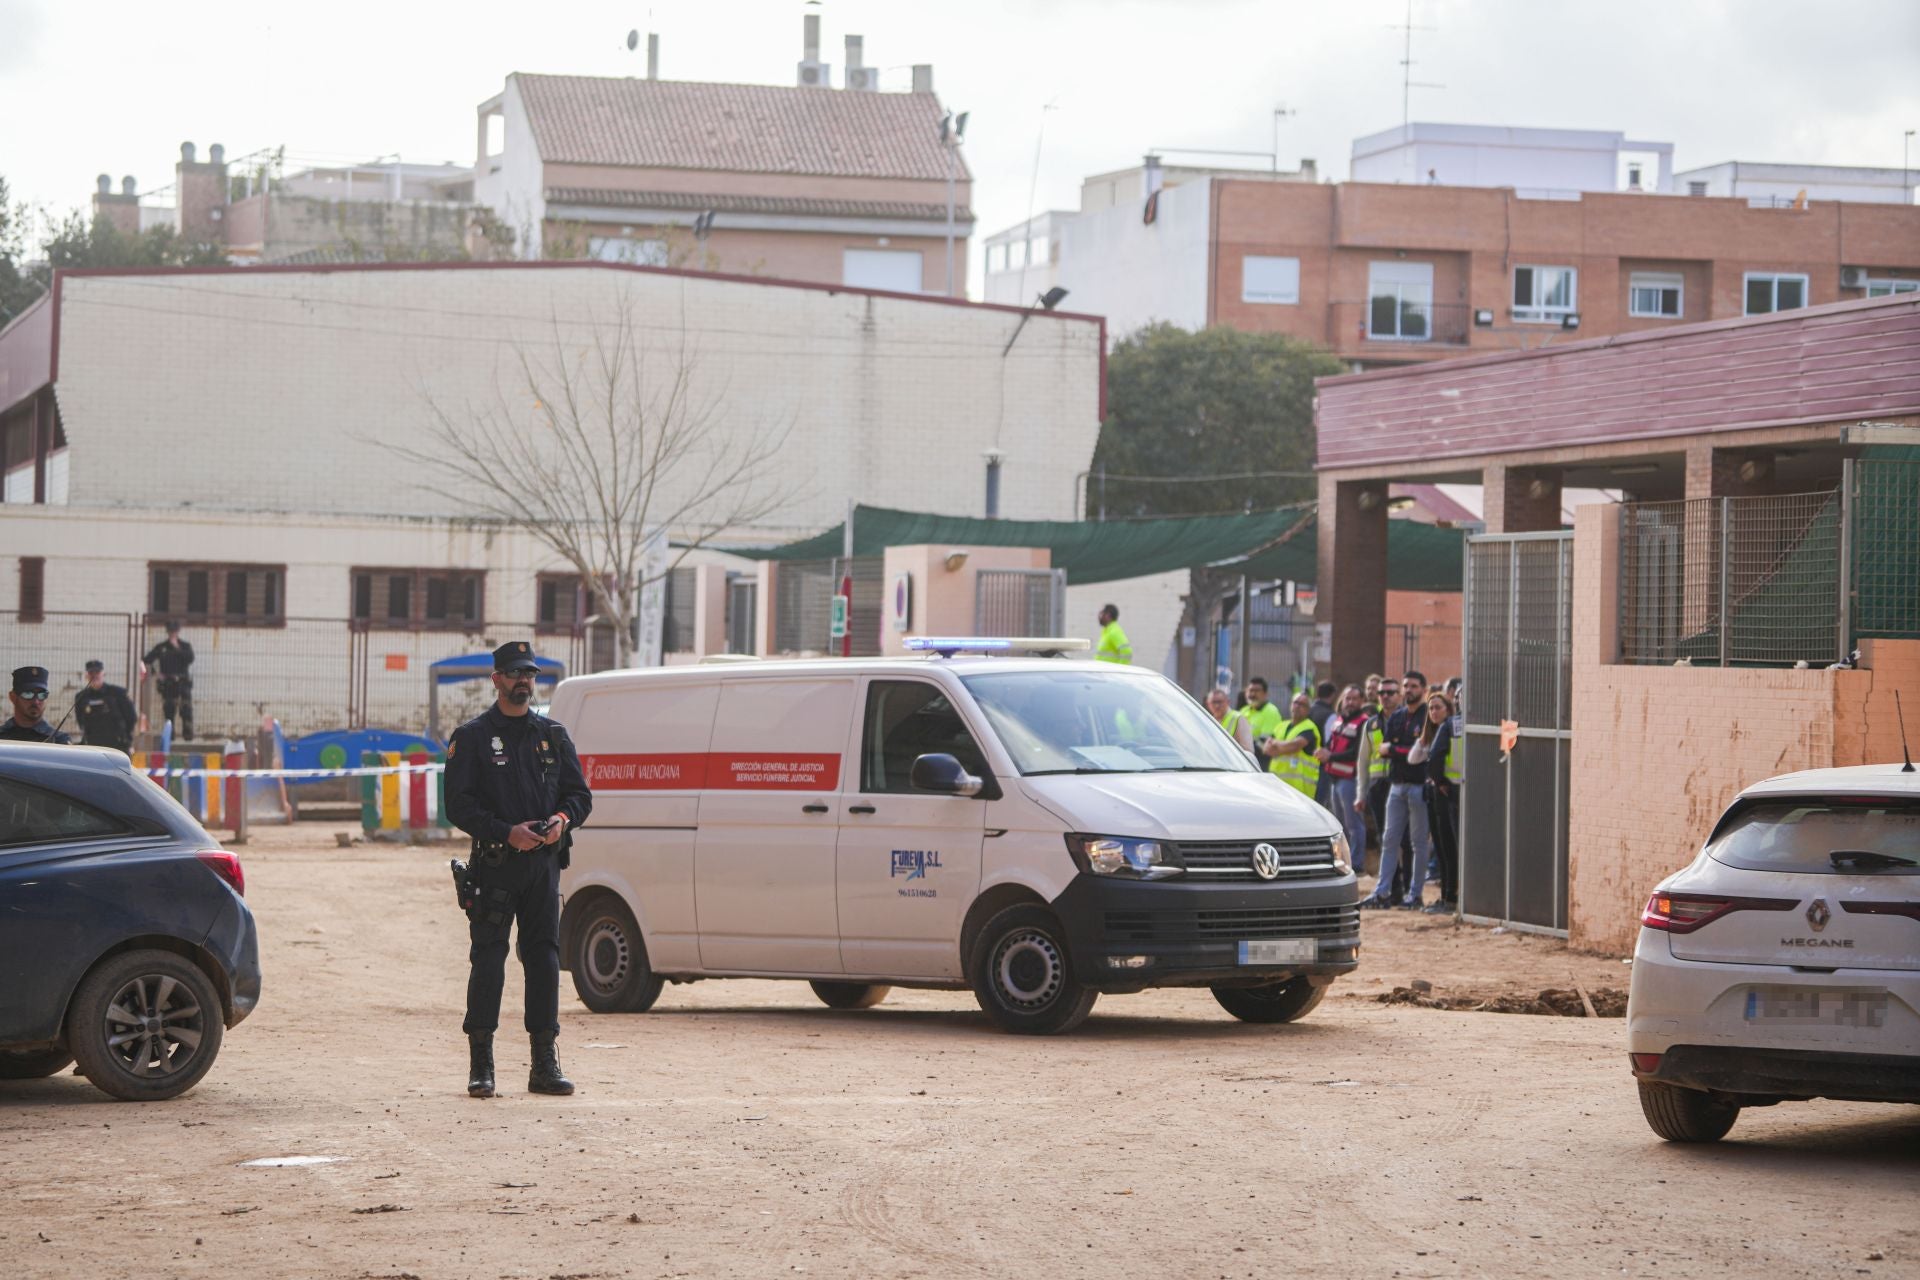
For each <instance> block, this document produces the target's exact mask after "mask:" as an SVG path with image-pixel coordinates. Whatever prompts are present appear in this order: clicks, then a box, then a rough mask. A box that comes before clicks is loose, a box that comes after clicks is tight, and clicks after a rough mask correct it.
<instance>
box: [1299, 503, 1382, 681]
mask: <svg viewBox="0 0 1920 1280" xmlns="http://www.w3.org/2000/svg"><path fill="white" fill-rule="evenodd" d="M1317 535H1318V558H1319V579H1320V580H1319V582H1318V583H1317V584H1316V587H1317V589H1318V592H1319V603H1318V605H1317V606H1316V607H1317V609H1318V614H1317V617H1318V618H1320V619H1324V620H1325V621H1326V622H1328V623H1329V624H1330V626H1331V628H1332V635H1331V642H1332V665H1333V675H1332V679H1333V680H1334V682H1335V683H1337V684H1346V683H1349V682H1353V683H1358V682H1359V681H1360V680H1361V679H1363V678H1364V677H1365V675H1366V673H1367V672H1369V671H1378V670H1380V669H1381V666H1382V664H1383V662H1384V661H1385V658H1386V632H1387V482H1386V481H1384V480H1359V481H1348V482H1344V483H1343V482H1340V481H1336V480H1334V479H1333V478H1332V477H1331V476H1322V477H1321V478H1320V513H1319V521H1318V527H1317Z"/></svg>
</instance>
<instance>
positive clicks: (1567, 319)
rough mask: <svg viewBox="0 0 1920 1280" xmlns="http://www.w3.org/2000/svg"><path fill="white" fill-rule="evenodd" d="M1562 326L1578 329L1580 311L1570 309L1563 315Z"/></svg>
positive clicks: (1561, 318) (1563, 327)
mask: <svg viewBox="0 0 1920 1280" xmlns="http://www.w3.org/2000/svg"><path fill="white" fill-rule="evenodd" d="M1560 327H1561V328H1562V329H1578V328H1579V327H1580V313H1579V312H1578V311H1569V312H1568V313H1567V314H1566V315H1564V316H1561V317H1560Z"/></svg>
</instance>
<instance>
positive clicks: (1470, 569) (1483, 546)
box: [1428, 534, 1573, 730]
mask: <svg viewBox="0 0 1920 1280" xmlns="http://www.w3.org/2000/svg"><path fill="white" fill-rule="evenodd" d="M1467 575H1468V591H1467V609H1468V619H1467V641H1466V643H1467V646H1468V648H1467V657H1466V667H1467V670H1466V682H1465V686H1464V689H1463V694H1464V696H1465V698H1466V699H1467V718H1468V720H1469V721H1471V722H1472V723H1475V724H1483V725H1485V724H1496V723H1498V722H1499V721H1501V720H1515V721H1518V722H1519V723H1521V724H1523V725H1525V726H1527V727H1528V728H1532V729H1552V730H1564V729H1569V728H1571V727H1572V707H1573V630H1572V626H1573V541H1572V539H1571V538H1568V537H1565V536H1562V535H1547V536H1541V535H1531V534H1528V535H1491V536H1483V537H1476V538H1473V539H1471V540H1470V541H1469V543H1468V552H1467ZM1428 676H1429V678H1430V679H1431V678H1435V673H1433V672H1429V673H1428Z"/></svg>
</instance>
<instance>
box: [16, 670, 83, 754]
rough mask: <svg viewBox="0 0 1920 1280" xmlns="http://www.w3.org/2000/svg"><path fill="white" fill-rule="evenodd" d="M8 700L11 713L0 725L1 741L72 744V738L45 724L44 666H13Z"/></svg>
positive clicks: (45, 678)
mask: <svg viewBox="0 0 1920 1280" xmlns="http://www.w3.org/2000/svg"><path fill="white" fill-rule="evenodd" d="M7 699H8V701H10V702H12V703H13V714H12V715H11V716H8V717H7V722H6V723H5V724H0V742H52V743H57V744H59V745H61V746H66V745H69V744H70V743H72V741H73V739H72V738H69V737H68V736H67V735H66V734H64V733H62V732H60V731H59V730H58V729H56V728H54V727H53V726H52V725H50V724H48V723H47V669H46V668H45V667H15V668H14V669H13V691H12V692H11V693H9V694H8V695H7Z"/></svg>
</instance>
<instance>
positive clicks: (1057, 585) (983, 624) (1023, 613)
mask: <svg viewBox="0 0 1920 1280" xmlns="http://www.w3.org/2000/svg"><path fill="white" fill-rule="evenodd" d="M1066 627H1067V571H1066V570H1065V569H982V570H980V572H979V573H977V574H975V575H974V579H973V633H974V634H975V635H977V636H1057V635H1061V634H1063V633H1064V632H1065V631H1066Z"/></svg>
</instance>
